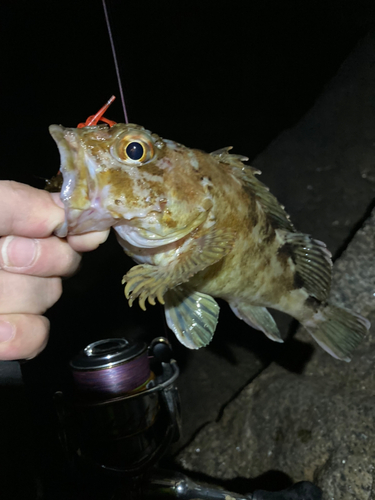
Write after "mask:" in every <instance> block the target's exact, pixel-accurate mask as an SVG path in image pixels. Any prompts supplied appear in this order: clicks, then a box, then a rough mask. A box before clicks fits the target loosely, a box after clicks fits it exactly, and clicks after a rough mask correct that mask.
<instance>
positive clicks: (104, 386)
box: [55, 337, 180, 477]
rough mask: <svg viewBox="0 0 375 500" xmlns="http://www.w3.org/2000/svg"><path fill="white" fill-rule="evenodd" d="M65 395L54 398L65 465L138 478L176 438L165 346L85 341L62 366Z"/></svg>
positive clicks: (175, 400) (172, 372)
mask: <svg viewBox="0 0 375 500" xmlns="http://www.w3.org/2000/svg"><path fill="white" fill-rule="evenodd" d="M70 368H71V373H72V375H73V379H74V382H75V384H74V385H75V388H74V391H73V394H71V395H69V396H66V395H65V394H64V395H63V394H62V393H56V395H55V400H56V407H57V410H58V414H59V419H60V424H61V425H60V428H61V432H60V441H61V442H62V443H63V447H64V449H65V452H66V454H67V455H68V457H69V458H70V460H71V461H79V462H80V463H83V464H85V466H88V467H90V468H93V469H100V470H102V471H107V472H112V473H117V474H120V475H121V476H122V477H133V476H139V475H140V474H142V473H144V472H145V471H146V470H148V469H149V468H150V467H151V466H152V465H153V464H154V463H155V462H156V461H157V460H158V459H159V458H160V457H161V456H162V455H163V454H164V452H165V451H166V449H167V448H168V446H169V445H170V444H171V443H172V442H173V441H177V440H178V438H179V435H180V404H179V396H178V393H177V389H176V387H175V385H174V382H175V380H176V379H177V377H178V374H179V369H178V366H177V363H176V361H175V360H174V359H172V351H171V348H170V345H169V343H168V341H167V340H166V339H164V338H162V337H160V338H156V339H155V340H154V341H153V342H152V343H151V345H150V346H149V347H148V348H147V347H146V344H144V343H143V342H133V343H132V342H129V341H128V340H126V339H124V338H112V339H105V340H99V341H97V342H93V343H92V344H89V345H88V346H87V347H86V348H85V349H83V350H82V351H81V352H80V353H79V354H78V355H76V356H75V357H74V358H73V359H72V361H71V362H70Z"/></svg>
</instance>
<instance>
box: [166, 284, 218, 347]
mask: <svg viewBox="0 0 375 500" xmlns="http://www.w3.org/2000/svg"><path fill="white" fill-rule="evenodd" d="M164 299H165V318H166V320H167V325H168V326H169V328H170V329H171V330H172V331H173V332H174V334H175V335H176V337H177V338H178V340H179V341H180V342H181V344H183V345H184V346H185V347H188V348H189V349H199V348H200V347H204V346H206V345H207V344H209V343H210V342H211V340H212V337H213V335H214V333H215V329H216V325H217V321H218V317H219V311H220V307H219V305H218V303H217V302H216V300H215V299H213V298H212V297H211V296H210V295H206V294H204V293H200V292H195V291H193V290H191V289H190V288H189V287H188V286H183V285H182V286H177V287H176V288H174V289H173V290H169V291H168V292H167V293H166V294H165V296H164Z"/></svg>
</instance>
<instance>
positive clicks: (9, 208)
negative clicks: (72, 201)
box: [0, 181, 65, 238]
mask: <svg viewBox="0 0 375 500" xmlns="http://www.w3.org/2000/svg"><path fill="white" fill-rule="evenodd" d="M0 214H1V218H0V236H4V235H8V234H14V235H17V236H27V237H29V238H43V237H46V236H50V235H51V234H52V233H53V231H54V230H55V228H56V227H57V226H59V225H60V224H61V223H63V222H64V219H65V215H64V210H63V209H62V208H61V207H59V206H57V204H56V203H55V201H54V198H53V197H52V196H51V194H50V193H48V192H47V191H43V190H41V189H35V188H33V187H31V186H27V185H26V184H20V183H19V182H13V181H0Z"/></svg>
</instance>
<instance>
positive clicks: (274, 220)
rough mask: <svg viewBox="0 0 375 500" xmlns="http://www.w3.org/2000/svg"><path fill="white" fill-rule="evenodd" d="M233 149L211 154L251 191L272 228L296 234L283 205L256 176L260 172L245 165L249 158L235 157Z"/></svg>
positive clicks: (220, 150) (224, 149)
mask: <svg viewBox="0 0 375 500" xmlns="http://www.w3.org/2000/svg"><path fill="white" fill-rule="evenodd" d="M231 149H232V147H227V148H222V149H218V150H217V151H214V152H213V153H211V155H212V156H214V157H215V158H216V159H217V160H219V161H220V162H221V163H226V164H227V165H230V166H231V167H234V168H233V169H232V172H233V174H234V175H235V176H236V177H237V178H238V179H240V180H241V181H242V183H243V185H244V187H245V189H247V190H249V191H251V194H252V195H253V196H255V197H256V198H257V200H258V202H259V203H260V205H261V206H262V208H263V210H264V212H265V213H266V214H267V215H268V217H269V219H270V222H271V224H272V227H273V228H274V229H285V230H287V231H291V232H295V228H294V226H293V224H292V223H291V222H290V219H289V215H288V214H287V213H286V211H285V210H284V207H283V205H280V203H279V202H278V201H277V199H276V198H275V197H274V196H273V194H271V193H270V190H269V189H268V187H267V186H265V185H264V184H263V183H262V182H260V181H259V180H258V179H257V178H256V177H255V175H258V174H261V171H260V170H257V169H256V168H254V167H250V166H249V165H244V164H243V163H242V162H243V161H247V160H248V158H247V157H246V156H242V155H233V154H230V153H229V151H230V150H231Z"/></svg>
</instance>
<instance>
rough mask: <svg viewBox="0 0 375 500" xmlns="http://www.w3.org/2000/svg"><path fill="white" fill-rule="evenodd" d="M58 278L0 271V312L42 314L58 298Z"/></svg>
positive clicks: (60, 290)
mask: <svg viewBox="0 0 375 500" xmlns="http://www.w3.org/2000/svg"><path fill="white" fill-rule="evenodd" d="M61 293H62V286H61V279H60V278H39V277H38V276H26V275H24V274H13V273H8V272H7V271H0V314H7V313H12V314H14V313H20V314H43V313H44V312H45V311H46V310H47V309H49V308H50V307H52V306H53V304H55V302H57V301H58V300H59V298H60V297H61Z"/></svg>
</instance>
